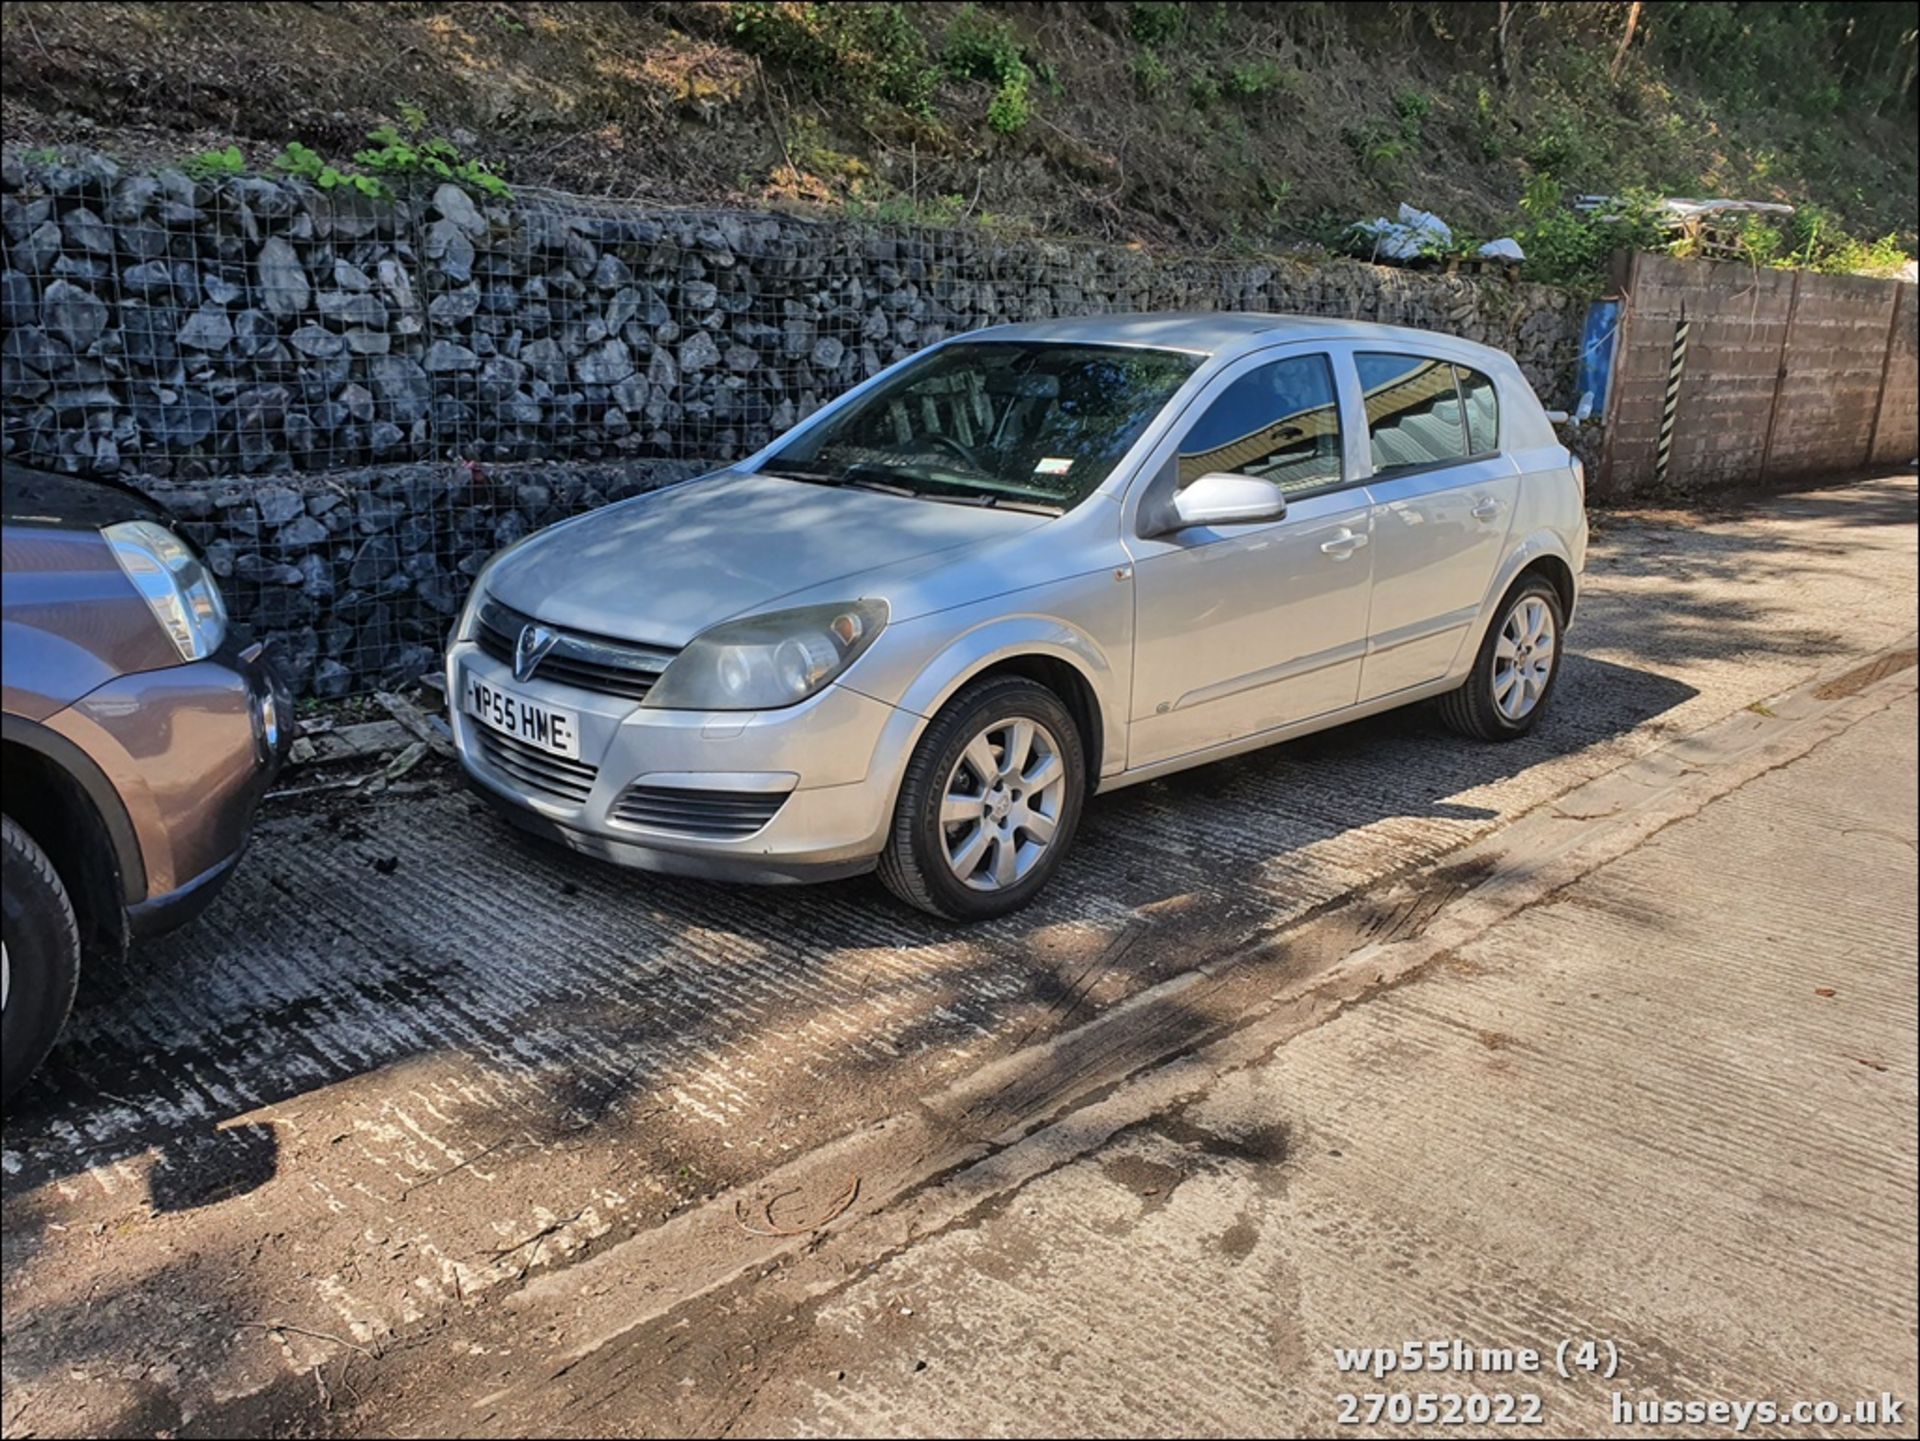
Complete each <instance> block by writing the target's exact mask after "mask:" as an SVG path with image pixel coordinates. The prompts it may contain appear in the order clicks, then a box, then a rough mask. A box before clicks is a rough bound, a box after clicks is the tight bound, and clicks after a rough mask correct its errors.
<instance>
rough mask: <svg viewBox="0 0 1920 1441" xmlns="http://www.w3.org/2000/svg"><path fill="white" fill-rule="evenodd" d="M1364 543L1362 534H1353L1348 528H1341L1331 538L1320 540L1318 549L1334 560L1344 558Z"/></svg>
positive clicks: (1364, 539) (1365, 541) (1364, 538)
mask: <svg viewBox="0 0 1920 1441" xmlns="http://www.w3.org/2000/svg"><path fill="white" fill-rule="evenodd" d="M1366 543H1367V538H1366V537H1365V536H1364V535H1355V534H1354V533H1353V532H1352V531H1350V530H1342V531H1341V532H1340V533H1339V534H1338V535H1336V536H1335V537H1334V538H1333V539H1332V540H1326V541H1322V542H1321V543H1320V550H1321V552H1322V553H1323V554H1326V555H1330V556H1332V557H1333V558H1334V559H1335V560H1345V559H1346V558H1347V557H1348V556H1350V555H1352V554H1353V553H1354V552H1355V551H1356V550H1358V549H1360V547H1361V546H1363V545H1365V544H1366Z"/></svg>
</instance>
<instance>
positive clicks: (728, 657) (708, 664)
mask: <svg viewBox="0 0 1920 1441" xmlns="http://www.w3.org/2000/svg"><path fill="white" fill-rule="evenodd" d="M886 623H887V603H886V602H885V601H883V600H856V601H853V602H851V603H849V604H847V605H808V606H801V607H800V608H798V609H797V610H777V611H770V612H769V613H768V614H766V615H752V616H747V617H745V618H743V619H741V620H729V621H722V622H721V623H720V624H719V625H716V626H714V627H713V628H712V629H711V630H706V631H702V632H701V633H700V634H699V635H697V636H695V637H694V638H693V640H692V642H691V643H690V644H689V645H688V646H687V648H686V649H685V650H683V651H681V652H680V654H679V655H677V656H675V657H674V658H673V661H672V663H671V664H670V665H668V666H667V669H666V671H665V673H664V674H663V675H662V676H661V677H660V679H659V680H658V681H656V682H655V683H654V686H653V689H652V690H650V691H649V692H647V698H646V700H645V701H644V702H643V704H646V705H650V706H661V707H664V708H666V709H668V710H774V709H777V708H778V707H780V706H788V705H793V704H795V703H796V702H798V701H803V700H805V699H806V698H807V697H808V696H810V695H812V694H813V693H814V692H816V691H818V690H819V689H820V688H821V687H822V686H824V685H826V684H827V682H829V681H831V680H832V679H833V678H834V677H835V676H837V675H839V674H840V673H841V672H842V671H844V670H845V669H846V668H847V667H848V666H850V665H852V664H853V662H854V660H855V659H856V658H857V657H858V656H859V655H860V653H861V652H862V651H864V650H865V649H866V648H867V647H868V646H870V645H872V644H873V641H874V637H876V636H878V635H879V634H880V631H881V629H882V628H883V627H884V626H885V625H886Z"/></svg>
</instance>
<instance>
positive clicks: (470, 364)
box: [424, 340, 480, 374]
mask: <svg viewBox="0 0 1920 1441" xmlns="http://www.w3.org/2000/svg"><path fill="white" fill-rule="evenodd" d="M424 364H425V365H426V367H427V370H428V371H429V372H430V373H434V374H438V373H440V372H442V371H448V370H475V369H478V367H479V365H480V357H479V356H477V355H475V354H474V353H473V352H472V351H471V350H469V349H467V347H466V346H464V345H455V344H454V343H453V342H452V341H451V340H436V341H434V342H433V344H432V345H429V346H428V347H427V355H426V360H425V362H424Z"/></svg>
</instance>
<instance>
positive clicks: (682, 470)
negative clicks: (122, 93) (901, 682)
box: [0, 156, 1581, 694]
mask: <svg viewBox="0 0 1920 1441" xmlns="http://www.w3.org/2000/svg"><path fill="white" fill-rule="evenodd" d="M0 307H3V309H4V321H5V330H6V334H5V339H4V344H3V346H0V395H3V397H4V430H3V431H0V444H3V445H4V449H5V453H6V455H7V456H8V458H9V459H14V460H21V461H26V462H28V463H31V464H36V465H41V466H45V467H48V468H51V469H58V470H64V471H72V472H79V473H90V474H103V475H118V476H121V477H125V478H130V479H134V480H136V481H138V482H139V483H141V484H142V485H144V486H146V487H147V488H149V489H151V490H153V491H154V493H155V494H156V495H158V496H159V497H160V498H161V499H163V500H166V501H167V502H168V503H169V504H172V505H173V506H174V507H175V508H176V511H177V513H178V514H180V515H181V516H182V518H183V521H184V523H185V525H186V528H187V529H188V530H189V532H190V533H191V534H192V535H193V537H194V538H195V539H196V540H197V541H199V542H200V543H201V544H202V546H203V547H205V548H206V549H207V551H208V554H209V557H210V558H211V559H212V561H213V563H214V565H215V568H216V569H220V570H221V571H222V573H223V575H226V576H227V578H228V582H229V590H230V592H231V598H232V601H233V608H234V611H235V614H236V616H237V617H238V618H239V620H240V622H241V623H242V624H243V625H244V626H246V627H248V628H250V629H252V630H254V631H256V632H258V633H261V634H271V635H274V636H277V637H280V638H281V646H280V649H281V652H282V659H283V663H284V664H285V665H286V668H287V670H288V672H289V674H290V676H291V678H292V679H293V680H294V682H295V683H296V685H297V686H298V687H299V688H300V689H301V690H302V691H303V692H305V691H315V692H318V693H322V694H339V693H344V692H346V691H349V690H354V689H360V688H364V687H367V686H370V685H373V684H378V683H381V682H386V681H393V680H397V679H405V678H408V677H409V676H411V675H413V674H417V673H418V671H419V669H420V668H421V663H422V660H423V657H424V658H425V659H426V660H427V661H429V662H430V660H431V657H432V654H433V653H434V652H435V651H436V650H437V648H438V646H439V644H440V642H441V640H442V638H443V636H444V633H445V629H446V625H447V622H448V618H449V617H450V615H451V613H452V611H453V610H454V609H455V608H457V605H458V601H459V598H460V596H461V595H463V594H464V591H465V587H466V581H467V579H468V578H469V577H470V576H471V575H472V574H473V572H474V571H476V570H477V569H478V568H479V566H480V564H482V563H483V562H484V560H485V557H486V555H487V554H488V553H489V552H490V551H491V550H492V549H494V548H495V547H496V546H498V545H500V544H503V543H505V542H507V541H509V540H512V539H514V538H517V536H518V535H520V534H524V533H525V532H526V531H527V530H528V529H531V528H535V527H537V526H539V525H544V524H548V523H550V522H552V521H554V520H558V519H561V518H563V517H564V516H566V515H568V514H572V513H576V512H577V511H578V510H580V509H583V508H587V507H590V506H593V505H597V504H601V503H604V502H605V501H606V500H608V499H610V498H617V497H618V496H620V495H623V494H630V493H634V492H637V491H639V490H643V489H646V488H648V487H650V486H651V485H655V484H659V483H661V482H662V481H664V480H666V479H673V478H679V477H681V476H684V475H687V474H691V473H697V472H698V471H699V470H701V469H705V468H710V467H712V466H715V465H718V464H721V463H724V462H726V461H728V460H731V459H735V458H737V457H739V456H742V455H745V454H748V453H750V452H752V451H753V450H756V449H758V448H759V447H760V446H761V445H763V444H765V443H766V442H767V441H768V440H769V439H771V438H772V437H773V436H774V435H777V434H778V433H779V432H780V431H782V430H783V429H785V428H786V427H787V426H789V425H791V424H793V423H794V422H795V421H796V420H799V419H800V418H802V417H804V416H805V415H807V414H808V413H810V412H811V411H812V410H814V409H815V408H816V407H817V406H819V405H820V404H822V403H823V402H824V401H826V400H828V399H831V398H832V397H833V396H834V395H836V394H838V393H839V392H840V391H842V390H844V389H846V388H847V387H848V386H850V385H853V384H855V383H857V382H858V381H860V380H862V379H864V378H866V377H867V376H868V375H871V374H873V373H874V372H875V371H877V370H879V369H880V368H881V367H882V366H884V365H887V364H890V363H891V362H892V361H894V360H897V359H899V358H900V357H902V356H904V355H907V354H910V353H911V352H912V351H914V350H916V349H918V348H920V347H921V346H924V345H927V344H929V343H931V342H932V341H935V340H938V339H940V338H942V337H944V336H947V335H951V334H955V333H957V332H961V331H965V330H971V329H975V328H977V327H980V326H984V325H991V324H995V323H998V322H1001V321H1007V320H1022V319H1031V318H1037V317H1046V316H1053V315H1075V314H1085V313H1090V312H1108V311H1131V310H1192V309H1199V310H1216V309H1240V310H1261V311H1290V312H1295V313H1304V314H1324V315H1338V316H1343V317H1350V318H1357V319H1367V320H1382V321H1388V322H1393V323H1399V324H1407V325H1415V326H1422V327H1427V328H1431V329H1436V330H1443V331H1448V332H1450V333H1454V334H1459V335H1464V336H1468V337H1470V338H1472V339H1476V340H1481V341H1486V342H1488V343H1491V344H1495V345H1500V346H1503V347H1505V348H1506V349H1508V350H1510V351H1511V352H1513V354H1514V355H1515V357H1516V358H1517V359H1518V360H1519V362H1520V364H1521V366H1522V368H1523V369H1524V370H1525V371H1526V372H1527V373H1528V375H1529V376H1530V377H1531V378H1532V380H1533V382H1534V384H1535V386H1536V387H1537V388H1538V389H1539V390H1540V392H1541V394H1542V396H1543V397H1544V398H1546V399H1547V401H1548V403H1549V404H1555V403H1559V402H1561V401H1563V400H1564V398H1565V392H1566V390H1567V388H1568V385H1569V383H1570V373H1571V369H1572V365H1573V362H1574V359H1575V356H1576V353H1577V348H1578V344H1579V327H1580V321H1581V307H1579V306H1578V305H1577V304H1576V303H1575V302H1574V301H1573V300H1572V299H1571V297H1569V296H1567V295H1566V294H1564V293H1563V292H1560V291H1557V290H1554V289H1552V288H1550V287H1545V286H1535V285H1521V284H1516V283H1513V282H1510V281H1505V280H1500V279H1483V278H1467V277H1460V276H1444V275H1432V274H1416V273H1410V272H1406V271H1397V270H1387V269H1383V268H1378V267H1373V266H1368V265H1363V264H1359V263H1356V262H1347V261H1341V262H1333V263H1328V264H1321V265H1308V264H1304V263H1299V262H1287V261H1260V262H1254V261H1248V260H1242V259H1223V258H1218V257H1197V256H1183V255H1165V254H1157V253H1152V252H1147V251H1143V250H1137V249H1130V248H1125V247H1118V246H1092V245H1070V244H1059V243H1052V242H1043V241H1033V240H1011V239H1003V238H997V237H994V236H992V235H989V234H987V233H985V232H982V231H978V230H934V229H921V228H900V227H880V226H865V225H855V224H849V223H838V222H833V223H829V222H818V221H808V220H802V219H797V218H793V217H787V216H769V215H752V214H742V213H735V212H691V211H666V212H662V211H648V210H644V209H640V208H637V207H617V206H610V205H607V204H604V203H594V202H588V201H583V200H579V199H577V198H572V197H567V196H560V195H554V194H545V193H535V192H526V191H521V192H518V193H517V194H516V195H515V197H514V198H513V199H512V200H511V201H509V202H503V203H495V202H490V201H486V200H484V199H479V198H476V197H474V196H471V195H469V194H468V193H466V192H465V191H463V190H462V189H461V188H460V187H458V186H455V185H452V184H443V185H439V186H437V187H425V186H422V187H419V188H417V189H415V190H412V191H410V192H408V193H405V194H403V195H402V196H401V197H400V198H399V199H397V200H394V201H392V202H379V201H371V200H367V199H365V198H364V197H361V196H359V195H356V194H351V193H342V192H340V191H337V190H336V191H328V192H323V191H319V190H316V189H313V188H311V187H310V186H307V185H305V184H304V183H301V182H297V181H291V180H285V179H269V178H264V177H254V176H245V177H228V178H223V179H220V180H217V181H206V180H195V179H193V178H191V177H189V176H188V175H186V174H184V173H182V172H180V171H177V170H163V171H158V172H156V173H152V174H146V173H132V172H122V171H121V170H120V169H119V168H118V167H117V166H115V165H114V164H113V162H111V161H110V160H107V159H105V158H104V157H87V158H83V159H80V160H77V161H76V160H69V161H60V162H56V163H50V164H29V163H26V162H25V161H24V160H22V159H21V158H20V157H16V156H10V157H7V158H6V159H5V163H4V166H0ZM535 462H538V463H540V464H538V465H536V466H533V468H531V469H529V465H530V463H535ZM476 476H478V477H480V479H478V480H476Z"/></svg>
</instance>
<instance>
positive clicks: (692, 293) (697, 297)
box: [680, 280, 720, 310]
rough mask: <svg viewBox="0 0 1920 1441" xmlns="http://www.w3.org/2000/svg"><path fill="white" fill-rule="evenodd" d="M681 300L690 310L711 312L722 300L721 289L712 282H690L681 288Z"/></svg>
mask: <svg viewBox="0 0 1920 1441" xmlns="http://www.w3.org/2000/svg"><path fill="white" fill-rule="evenodd" d="M680 299H681V300H682V301H683V302H684V303H685V304H686V307H687V309H689V310H711V309H713V307H714V306H715V304H717V303H718V301H719V299H720V289H719V287H718V286H716V285H715V284H714V283H713V282H712V281H711V280H689V281H686V282H685V283H683V284H682V285H681V287H680Z"/></svg>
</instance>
